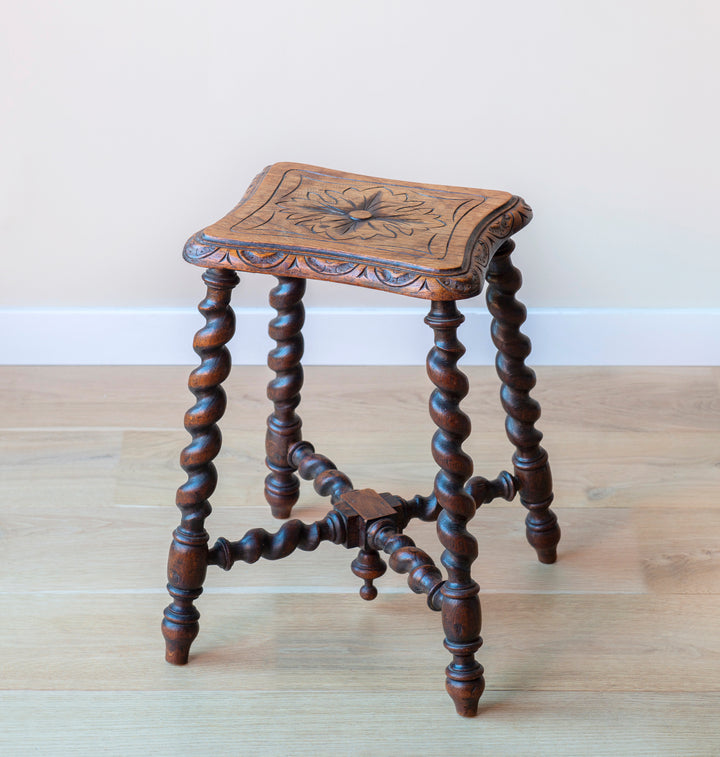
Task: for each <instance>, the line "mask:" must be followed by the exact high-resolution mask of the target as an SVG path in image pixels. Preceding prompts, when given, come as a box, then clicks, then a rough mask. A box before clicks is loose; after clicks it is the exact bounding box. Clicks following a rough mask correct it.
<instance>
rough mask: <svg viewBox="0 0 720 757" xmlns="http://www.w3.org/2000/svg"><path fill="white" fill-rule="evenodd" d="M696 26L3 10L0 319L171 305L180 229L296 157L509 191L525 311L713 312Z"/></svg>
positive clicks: (623, 9)
mask: <svg viewBox="0 0 720 757" xmlns="http://www.w3.org/2000/svg"><path fill="white" fill-rule="evenodd" d="M719 32H720V3H716V2H711V1H710V0H708V2H697V1H693V0H690V1H689V2H685V3H677V2H669V0H654V1H653V0H622V2H620V1H618V0H611V1H610V2H592V3H590V2H580V1H578V2H573V1H571V0H567V1H566V2H559V1H558V0H548V1H546V2H536V1H535V0H519V1H514V2H492V3H490V2H477V1H471V0H465V1H456V2H453V1H452V0H446V2H444V3H439V2H436V1H435V0H433V2H424V1H421V2H417V1H415V2H410V1H407V0H402V1H400V2H392V0H385V1H384V2H382V1H380V0H371V1H369V2H340V1H339V0H332V1H331V0H325V1H324V2H290V1H286V2H277V1H275V2H273V1H272V0H264V1H263V2H229V1H228V2H218V1H214V0H205V1H204V2H197V0H192V1H191V0H166V1H163V2H158V1H156V0H144V1H143V2H140V1H135V0H132V1H131V0H118V1H112V2H108V1H107V0H66V1H65V2H52V1H51V0H24V1H23V2H14V3H5V4H4V8H3V24H2V30H1V31H0V35H1V36H2V39H0V60H1V68H2V71H3V74H2V77H1V78H0V96H1V97H2V102H3V116H2V119H0V133H1V136H2V139H0V150H2V153H3V156H2V171H1V172H0V182H1V186H2V193H3V194H2V197H1V198H0V214H1V220H0V224H1V232H2V235H1V237H0V238H1V239H2V250H1V254H2V264H3V265H2V277H1V278H0V306H4V307H15V306H35V307H37V306H58V307H71V306H81V307H86V306H109V307H126V306H128V307H129V306H133V307H135V306H143V307H150V306H161V307H171V306H187V305H189V304H191V303H194V302H195V301H196V300H197V299H198V295H199V287H198V280H197V276H196V275H195V272H194V271H193V270H192V269H191V268H190V267H189V266H187V265H184V264H182V263H181V262H180V257H179V255H180V249H181V246H182V243H183V241H184V239H185V238H186V237H187V236H189V235H190V233H192V232H193V231H195V230H196V229H198V228H199V227H201V226H203V225H205V224H206V223H209V222H210V221H212V220H215V218H216V217H218V216H219V215H222V214H223V213H224V212H225V211H226V210H229V209H230V207H231V206H232V205H233V204H234V203H235V202H236V201H237V200H238V199H239V197H240V195H241V194H242V192H243V190H244V188H245V186H246V185H247V183H248V182H249V181H250V179H251V178H252V177H253V175H254V174H255V173H256V172H257V171H258V170H259V169H261V168H262V167H263V166H264V165H266V164H267V163H270V162H273V161H276V160H296V161H302V162H307V163H314V164H317V165H321V166H331V167H336V168H340V169H345V170H349V171H357V172H361V173H369V174H376V175H380V176H390V177H394V178H404V179H413V180H420V181H428V182H438V183H446V184H459V185H468V186H478V185H479V186H485V187H489V188H496V189H509V190H511V191H514V192H516V193H519V194H522V195H524V196H525V198H526V199H527V200H528V201H529V202H530V204H531V205H533V207H534V208H535V211H536V220H535V221H534V222H533V224H532V225H531V226H530V228H529V229H528V230H527V231H525V232H523V234H522V237H520V238H519V241H520V242H521V246H520V248H519V251H518V252H519V254H518V260H519V262H521V264H522V266H523V269H524V272H525V280H526V287H525V290H524V299H525V300H526V301H527V302H528V304H530V305H532V306H535V307H590V308H596V307H648V308H650V307H717V306H718V305H720V295H718V284H717V281H718V273H720V265H719V264H718V250H719V249H720V244H719V242H720V225H718V224H717V223H716V222H715V217H716V216H717V198H718V184H719V183H720V165H719V163H720V160H719V157H720V150H719V148H718V134H720V129H719V126H720V124H719V122H720V118H719V115H720V104H719V103H720V98H718V81H717V77H718V71H719V70H720V53H719V52H718V50H720V46H719V45H718V38H720V34H719ZM520 254H521V256H520ZM244 281H245V287H244V290H243V297H244V299H243V300H240V299H238V304H245V305H250V306H256V305H262V304H264V302H265V293H266V291H267V288H268V285H269V282H268V281H267V277H253V276H246V277H244ZM398 300H402V301H403V303H406V304H407V305H414V304H416V303H415V302H413V301H411V300H407V301H406V300H403V299H402V298H397V297H394V298H392V299H391V298H390V297H389V296H388V295H384V294H379V293H374V292H368V291H360V290H355V289H349V288H344V287H342V288H340V287H335V288H333V287H329V286H323V285H313V286H312V287H311V288H310V293H309V304H311V305H345V304H349V305H355V306H357V305H363V304H367V305H377V306H383V305H387V304H389V303H392V304H393V305H398V304H400V303H399V302H398Z"/></svg>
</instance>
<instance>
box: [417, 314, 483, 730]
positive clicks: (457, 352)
mask: <svg viewBox="0 0 720 757" xmlns="http://www.w3.org/2000/svg"><path fill="white" fill-rule="evenodd" d="M463 320H464V317H463V316H462V315H460V313H459V312H458V310H457V306H456V304H455V302H454V301H450V302H433V303H432V305H431V308H430V313H429V315H428V316H427V318H426V319H425V322H426V323H427V324H428V325H429V326H430V327H431V328H432V329H433V331H434V332H435V346H434V348H433V349H432V350H430V354H429V355H428V359H427V370H428V376H429V377H430V380H431V381H432V382H433V384H434V385H435V387H436V388H435V390H434V391H433V393H432V395H431V396H430V415H431V416H432V419H433V421H434V422H435V425H436V426H437V427H438V430H437V431H436V432H435V435H434V436H433V441H432V453H433V458H434V459H435V462H436V463H437V464H438V466H439V467H440V471H439V472H438V474H437V476H436V477H435V488H434V493H435V497H436V498H437V502H438V504H439V506H440V508H441V510H440V515H439V517H438V521H437V532H438V537H439V539H440V542H441V544H442V545H443V547H445V551H444V552H443V555H442V558H441V561H442V564H443V565H444V566H445V568H446V569H447V581H446V582H445V583H444V584H443V585H442V588H441V592H442V620H443V629H444V630H445V647H446V648H447V650H448V651H449V652H450V654H451V655H452V656H453V659H452V662H451V663H450V665H448V667H447V669H446V671H445V672H446V676H447V678H446V682H445V686H446V689H447V692H448V694H450V696H451V697H452V699H453V701H454V703H455V708H456V709H457V711H458V713H459V714H460V715H463V716H466V717H471V716H473V715H475V714H476V713H477V706H478V700H479V699H480V695H481V694H482V693H483V690H484V688H485V680H484V678H483V667H482V665H480V663H478V662H477V661H476V660H475V656H474V655H475V652H477V650H478V649H479V648H480V646H481V645H482V638H481V637H480V626H481V617H480V600H479V598H478V592H479V587H478V585H477V584H476V583H475V581H474V580H473V579H472V576H471V575H470V568H471V565H472V563H473V561H474V560H475V558H476V557H477V554H478V547H477V541H476V540H475V537H474V536H472V534H470V533H469V532H468V530H467V523H468V521H469V520H470V519H471V518H472V517H473V515H474V514H475V509H476V507H475V500H474V499H473V498H472V496H471V495H470V494H468V493H467V492H466V491H465V490H464V487H465V484H466V483H467V481H468V479H469V478H470V476H471V475H472V472H473V463H472V460H471V459H470V457H469V456H468V455H467V454H466V453H465V452H463V450H462V443H463V441H464V440H465V439H467V437H468V436H469V435H470V419H469V418H468V417H467V415H465V413H463V412H462V410H460V400H462V398H463V397H465V396H466V395H467V393H468V380H467V377H466V376H465V374H464V373H462V371H460V370H458V368H457V362H458V360H459V359H460V358H461V357H462V355H463V354H464V352H465V348H464V347H463V345H462V344H461V343H460V342H459V341H458V339H457V336H456V332H457V327H458V326H459V325H460V324H461V323H462V322H463Z"/></svg>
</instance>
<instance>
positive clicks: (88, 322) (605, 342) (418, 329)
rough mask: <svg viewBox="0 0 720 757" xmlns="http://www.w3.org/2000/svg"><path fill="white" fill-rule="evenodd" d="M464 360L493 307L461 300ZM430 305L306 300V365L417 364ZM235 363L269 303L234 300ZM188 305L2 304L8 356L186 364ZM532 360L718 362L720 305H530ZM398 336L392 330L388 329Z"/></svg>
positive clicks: (254, 358) (190, 329) (484, 334)
mask: <svg viewBox="0 0 720 757" xmlns="http://www.w3.org/2000/svg"><path fill="white" fill-rule="evenodd" d="M461 309H462V310H463V312H464V313H465V316H466V318H467V320H466V322H465V324H464V325H463V326H462V327H461V329H460V332H459V334H460V339H461V340H462V342H463V343H464V344H465V346H466V347H467V353H466V355H465V357H464V358H463V364H465V365H488V364H490V363H492V361H493V359H494V348H493V346H492V343H491V342H490V337H489V332H488V329H489V325H490V316H489V315H488V313H487V311H486V310H485V309H484V308H479V307H465V308H463V307H462V303H461ZM426 311H427V308H425V307H410V308H308V310H307V320H306V326H305V329H304V332H303V333H304V334H305V344H306V350H305V355H306V357H305V359H304V363H305V364H306V365H419V364H423V363H424V361H425V355H426V353H427V351H428V349H429V347H430V345H431V332H430V329H429V328H428V327H427V326H425V324H424V323H423V317H424V315H425V313H426ZM235 312H236V314H237V322H238V328H237V333H236V335H235V338H234V339H233V342H232V344H231V349H232V352H233V360H234V362H235V363H236V364H246V365H258V364H264V362H265V356H266V354H267V351H268V349H269V348H270V346H271V344H272V342H271V341H270V339H269V338H268V336H267V322H268V320H269V319H270V317H271V316H272V314H273V313H274V311H272V310H271V309H270V308H237V309H236V311H235ZM203 323H204V321H203V318H202V316H201V315H200V314H199V313H198V312H197V311H196V310H194V309H192V308H112V309H111V308H44V309H29V308H0V364H3V365H189V364H195V363H197V356H196V355H195V354H194V352H193V351H192V348H191V342H192V335H193V334H194V333H195V331H196V330H197V329H198V328H200V326H201V325H202V324H203ZM523 330H524V332H525V333H526V334H527V335H528V336H529V337H530V338H531V339H532V341H533V354H532V357H531V359H530V361H529V362H530V363H531V364H532V365H720V337H718V334H720V308H683V309H680V308H663V309H660V308H658V309H640V308H639V309H614V308H607V309H606V308H534V309H530V310H529V314H528V321H527V323H526V324H525V326H524V328H523ZM391 335H392V336H391Z"/></svg>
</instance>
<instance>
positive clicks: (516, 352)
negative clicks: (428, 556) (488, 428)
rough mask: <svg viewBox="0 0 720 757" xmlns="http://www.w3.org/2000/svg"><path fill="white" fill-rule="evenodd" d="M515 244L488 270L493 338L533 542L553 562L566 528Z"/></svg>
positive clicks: (541, 556) (542, 557)
mask: <svg viewBox="0 0 720 757" xmlns="http://www.w3.org/2000/svg"><path fill="white" fill-rule="evenodd" d="M514 247H515V243H514V242H512V241H511V240H508V241H507V242H505V243H504V244H503V245H502V247H501V248H500V250H499V251H498V252H497V253H496V254H495V257H494V258H493V259H492V262H491V263H490V268H489V270H488V274H487V281H488V284H489V286H488V291H487V304H488V309H489V310H490V313H491V315H492V316H493V322H492V330H491V333H492V339H493V342H494V344H495V346H496V347H497V350H498V352H497V358H496V361H495V365H496V368H497V372H498V376H499V377H500V380H501V381H502V389H501V391H500V397H501V400H502V405H503V408H504V409H505V412H506V413H507V420H506V422H505V429H506V431H507V435H508V438H509V439H510V441H511V442H512V443H513V444H514V445H515V454H514V455H513V466H514V469H515V477H516V478H517V481H518V490H519V493H520V501H521V502H522V504H523V505H524V506H525V507H526V508H527V510H528V514H527V517H526V519H525V524H526V534H527V540H528V541H529V542H530V544H531V545H532V546H533V547H534V548H535V551H536V552H537V556H538V559H539V560H540V562H543V563H553V562H555V560H556V559H557V544H558V542H559V541H560V527H559V526H558V522H557V517H556V516H555V513H553V511H552V510H551V509H550V504H551V503H552V501H553V492H552V475H551V473H550V465H549V463H548V455H547V452H546V451H545V450H544V449H543V448H542V447H541V446H540V441H541V440H542V437H543V435H542V433H541V432H540V431H538V429H536V428H535V423H536V422H537V420H538V419H539V418H540V405H539V403H538V402H536V401H535V400H534V399H532V397H530V390H531V389H532V388H533V387H534V386H535V372H534V371H533V370H532V369H531V368H528V367H527V366H526V365H525V359H526V358H527V357H528V356H529V355H530V350H531V344H530V340H529V339H528V338H527V337H526V336H525V335H524V334H523V333H522V332H521V331H520V326H521V325H522V324H523V323H524V322H525V318H526V315H527V311H526V309H525V306H524V305H522V304H521V303H520V302H518V300H516V299H515V293H516V292H517V291H518V290H519V289H520V286H521V285H522V276H521V274H520V271H519V270H518V269H517V268H515V266H513V264H512V261H511V260H510V256H511V253H512V251H513V249H514Z"/></svg>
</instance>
